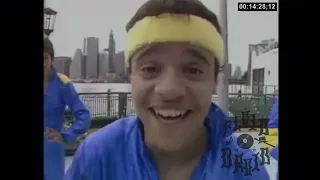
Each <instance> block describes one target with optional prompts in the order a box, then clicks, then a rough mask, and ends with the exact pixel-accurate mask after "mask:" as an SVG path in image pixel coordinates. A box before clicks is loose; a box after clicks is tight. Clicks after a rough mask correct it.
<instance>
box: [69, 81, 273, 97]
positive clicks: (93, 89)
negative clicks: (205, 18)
mask: <svg viewBox="0 0 320 180" xmlns="http://www.w3.org/2000/svg"><path fill="white" fill-rule="evenodd" d="M73 85H74V87H75V89H76V90H77V91H78V93H101V92H108V91H110V92H131V85H130V84H128V83H73ZM260 88H262V89H263V91H264V93H265V94H274V93H276V92H277V91H278V86H274V85H264V86H261V87H260ZM239 90H241V92H242V93H244V94H248V93H249V94H250V93H252V86H247V85H240V84H230V85H229V93H238V92H239Z"/></svg>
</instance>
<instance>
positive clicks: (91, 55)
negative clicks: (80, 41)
mask: <svg viewBox="0 0 320 180" xmlns="http://www.w3.org/2000/svg"><path fill="white" fill-rule="evenodd" d="M83 55H84V58H85V63H86V79H97V78H98V71H99V68H98V65H99V39H98V38H96V37H88V38H85V39H84V47H83Z"/></svg>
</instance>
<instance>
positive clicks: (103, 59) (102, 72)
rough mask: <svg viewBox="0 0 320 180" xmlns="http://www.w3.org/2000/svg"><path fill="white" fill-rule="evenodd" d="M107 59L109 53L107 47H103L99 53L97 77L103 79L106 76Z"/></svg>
mask: <svg viewBox="0 0 320 180" xmlns="http://www.w3.org/2000/svg"><path fill="white" fill-rule="evenodd" d="M108 60H109V53H108V49H104V50H103V51H102V52H100V53H99V79H104V78H105V77H106V73H107V72H108V68H109V66H108Z"/></svg>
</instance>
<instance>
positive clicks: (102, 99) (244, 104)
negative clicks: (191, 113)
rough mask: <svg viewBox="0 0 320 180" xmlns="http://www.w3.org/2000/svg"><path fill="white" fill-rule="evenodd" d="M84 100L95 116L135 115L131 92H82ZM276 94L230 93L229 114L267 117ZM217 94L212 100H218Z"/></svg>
mask: <svg viewBox="0 0 320 180" xmlns="http://www.w3.org/2000/svg"><path fill="white" fill-rule="evenodd" d="M79 95H80V97H81V99H82V100H83V102H84V103H85V104H86V106H87V108H88V109H89V111H90V112H91V114H92V117H93V119H95V118H105V117H107V118H120V117H125V116H132V115H135V114H136V113H135V110H134V106H133V102H132V97H131V93H118V92H110V93H80V94H79ZM274 96H275V95H274V94H243V93H241V94H239V93H229V115H230V116H233V115H236V114H241V113H242V112H243V111H249V112H250V114H255V115H256V116H257V117H267V116H268V114H269V112H270V108H271V105H272V103H273V98H274ZM217 99H218V97H217V95H213V96H212V102H217Z"/></svg>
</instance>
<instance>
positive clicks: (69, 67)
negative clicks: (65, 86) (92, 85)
mask: <svg viewBox="0 0 320 180" xmlns="http://www.w3.org/2000/svg"><path fill="white" fill-rule="evenodd" d="M54 66H55V68H56V69H57V71H58V72H61V73H64V74H66V75H67V76H69V77H70V78H71V79H73V80H102V81H107V82H116V81H121V79H125V77H126V68H125V60H124V51H120V52H118V53H116V48H115V40H114V37H113V33H112V31H111V32H110V35H109V47H108V48H105V49H103V50H102V51H99V39H98V38H96V37H88V38H85V39H84V44H83V49H82V50H81V49H77V50H76V51H75V54H74V56H73V59H72V60H71V57H56V58H55V61H54Z"/></svg>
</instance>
